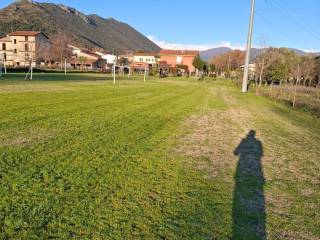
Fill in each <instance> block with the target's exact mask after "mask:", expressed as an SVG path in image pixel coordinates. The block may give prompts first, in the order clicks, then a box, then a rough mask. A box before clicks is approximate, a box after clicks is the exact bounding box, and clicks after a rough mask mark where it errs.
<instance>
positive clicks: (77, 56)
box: [68, 45, 106, 71]
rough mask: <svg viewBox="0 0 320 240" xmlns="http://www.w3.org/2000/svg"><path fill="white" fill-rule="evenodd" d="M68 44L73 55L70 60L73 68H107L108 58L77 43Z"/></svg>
mask: <svg viewBox="0 0 320 240" xmlns="http://www.w3.org/2000/svg"><path fill="white" fill-rule="evenodd" d="M68 46H69V47H70V49H71V50H72V55H73V56H72V58H71V59H70V60H69V64H70V66H71V68H73V69H78V70H87V71H88V70H89V71H91V70H99V69H105V65H106V60H105V59H103V58H101V56H100V55H98V54H96V53H94V52H91V51H89V50H86V49H83V48H81V47H77V46H75V45H68Z"/></svg>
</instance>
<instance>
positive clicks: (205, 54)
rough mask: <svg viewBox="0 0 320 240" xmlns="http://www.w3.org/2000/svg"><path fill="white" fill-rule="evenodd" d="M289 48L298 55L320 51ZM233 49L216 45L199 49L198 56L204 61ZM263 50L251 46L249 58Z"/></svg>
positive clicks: (254, 56)
mask: <svg viewBox="0 0 320 240" xmlns="http://www.w3.org/2000/svg"><path fill="white" fill-rule="evenodd" d="M288 49H289V50H291V51H293V52H294V53H295V54H297V55H299V56H306V55H310V54H312V55H320V53H316V52H314V53H309V52H305V51H303V50H299V49H295V48H288ZM232 50H233V49H231V48H228V47H217V48H211V49H208V50H205V51H201V52H200V56H201V57H202V59H204V60H205V61H208V60H210V59H211V58H213V57H216V56H219V55H222V54H225V53H227V52H230V51H232ZM264 50H265V48H251V52H250V53H251V54H250V55H251V59H255V58H256V57H257V56H259V55H260V54H261V53H262V52H263V51H264Z"/></svg>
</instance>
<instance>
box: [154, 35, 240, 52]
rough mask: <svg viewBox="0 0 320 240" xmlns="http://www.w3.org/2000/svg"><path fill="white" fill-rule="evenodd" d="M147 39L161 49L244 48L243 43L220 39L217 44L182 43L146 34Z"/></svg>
mask: <svg viewBox="0 0 320 240" xmlns="http://www.w3.org/2000/svg"><path fill="white" fill-rule="evenodd" d="M148 38H149V40H151V41H152V42H154V43H155V44H157V45H158V46H159V47H161V48H163V49H176V50H199V51H203V50H208V49H210V48H217V47H228V48H231V49H240V50H244V49H245V46H243V45H233V44H231V43H230V42H227V41H222V42H220V43H217V44H183V43H169V42H165V41H161V40H159V39H158V38H156V37H155V36H151V35H150V36H148Z"/></svg>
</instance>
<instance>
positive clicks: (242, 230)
mask: <svg viewBox="0 0 320 240" xmlns="http://www.w3.org/2000/svg"><path fill="white" fill-rule="evenodd" d="M234 154H235V155H236V156H239V161H238V165H237V170H236V174H235V187H234V192H233V207H232V219H233V226H232V239H262V240H264V239H267V236H266V226H265V225H266V213H265V197H264V182H265V181H264V175H263V169H262V166H261V161H262V157H263V146H262V143H261V141H260V140H258V139H257V138H256V132H255V131H254V130H251V131H250V132H249V133H248V135H247V136H246V138H244V139H242V141H241V143H240V144H239V146H238V147H237V148H236V149H235V150H234Z"/></svg>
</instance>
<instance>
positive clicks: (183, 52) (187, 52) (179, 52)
mask: <svg viewBox="0 0 320 240" xmlns="http://www.w3.org/2000/svg"><path fill="white" fill-rule="evenodd" d="M159 54H160V55H183V56H186V55H188V56H197V55H199V51H195V50H168V49H162V50H161V51H160V53H159Z"/></svg>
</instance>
